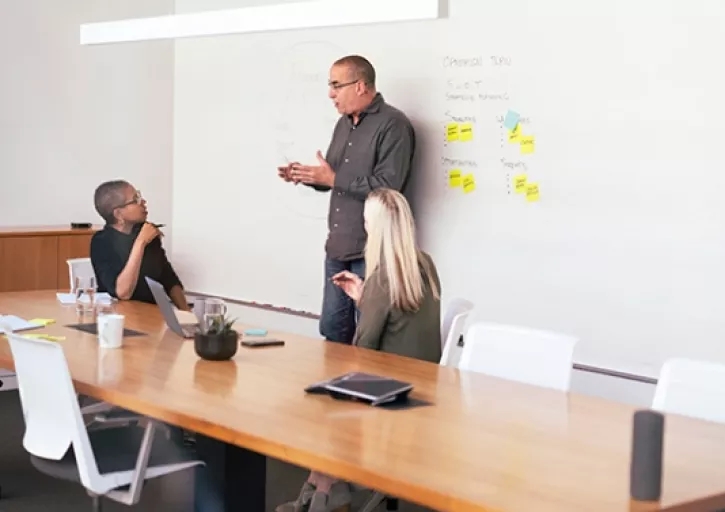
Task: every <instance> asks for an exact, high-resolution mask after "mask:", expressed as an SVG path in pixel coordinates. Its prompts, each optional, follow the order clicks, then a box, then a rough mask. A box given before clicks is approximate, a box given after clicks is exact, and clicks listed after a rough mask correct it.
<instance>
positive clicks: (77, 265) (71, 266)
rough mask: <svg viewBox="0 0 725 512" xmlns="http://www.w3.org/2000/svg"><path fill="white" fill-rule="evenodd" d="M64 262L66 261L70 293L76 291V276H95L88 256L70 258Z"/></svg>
mask: <svg viewBox="0 0 725 512" xmlns="http://www.w3.org/2000/svg"><path fill="white" fill-rule="evenodd" d="M66 263H68V277H69V279H70V291H71V293H75V291H76V289H75V287H76V284H75V283H76V277H81V278H88V277H96V273H95V272H94V271H93V265H92V264H91V259H90V258H72V259H69V260H66Z"/></svg>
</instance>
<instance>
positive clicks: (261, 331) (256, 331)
mask: <svg viewBox="0 0 725 512" xmlns="http://www.w3.org/2000/svg"><path fill="white" fill-rule="evenodd" d="M244 334H246V335H247V336H266V335H267V329H247V330H246V331H244Z"/></svg>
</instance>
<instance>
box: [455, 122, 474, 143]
mask: <svg viewBox="0 0 725 512" xmlns="http://www.w3.org/2000/svg"><path fill="white" fill-rule="evenodd" d="M458 140H460V141H461V142H470V141H472V140H473V123H462V124H461V126H460V127H459V134H458Z"/></svg>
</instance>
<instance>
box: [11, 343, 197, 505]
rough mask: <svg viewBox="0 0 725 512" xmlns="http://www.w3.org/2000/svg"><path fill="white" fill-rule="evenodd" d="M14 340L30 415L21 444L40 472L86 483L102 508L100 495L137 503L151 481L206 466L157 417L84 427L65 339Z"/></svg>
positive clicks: (22, 393) (22, 396)
mask: <svg viewBox="0 0 725 512" xmlns="http://www.w3.org/2000/svg"><path fill="white" fill-rule="evenodd" d="M8 340H9V342H10V349H11V351H12V354H13V359H14V360H15V369H16V372H17V377H18V384H19V388H20V401H21V404H22V408H23V413H24V415H25V435H24V437H23V446H24V448H25V449H26V450H27V451H28V452H29V453H30V454H31V461H32V463H33V465H34V466H35V467H36V468H37V469H38V470H39V471H41V472H43V473H46V474H48V475H50V476H53V477H56V478H60V479H64V480H70V481H75V482H79V483H80V484H81V485H83V487H85V488H86V490H87V491H88V494H89V495H90V496H91V497H92V498H93V505H94V507H93V510H96V511H99V510H100V507H101V497H106V498H108V499H111V500H114V501H117V502H119V503H123V504H125V505H135V504H136V503H138V501H139V499H140V497H141V490H142V488H143V484H144V482H145V481H146V480H148V479H151V478H156V477H159V476H163V475H167V474H169V473H174V472H177V471H182V470H185V469H188V468H191V467H194V466H198V465H203V462H202V461H200V460H196V459H195V458H194V455H193V454H192V453H191V452H189V451H188V450H187V449H185V448H184V447H183V446H180V445H177V444H175V443H173V442H171V441H167V440H166V439H165V438H164V437H163V436H159V435H155V434H156V422H155V421H153V420H149V421H148V423H147V424H146V427H145V428H143V429H141V428H138V427H135V426H131V427H118V428H107V429H99V430H91V431H89V430H86V427H85V425H84V424H83V417H82V416H81V410H80V406H79V405H78V401H77V399H76V393H75V390H74V389H73V383H72V381H71V377H70V372H69V371H68V365H67V362H66V359H65V355H64V354H63V349H62V347H61V345H59V344H57V343H53V342H48V341H42V340H36V339H30V338H24V337H22V336H20V335H18V334H8ZM136 454H137V455H136ZM125 486H128V488H127V489H125V490H119V488H121V487H125Z"/></svg>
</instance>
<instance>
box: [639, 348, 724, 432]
mask: <svg viewBox="0 0 725 512" xmlns="http://www.w3.org/2000/svg"><path fill="white" fill-rule="evenodd" d="M652 408H653V409H655V410H657V411H660V412H663V413H672V414H681V415H683V416H690V417H693V418H698V419H702V420H709V421H716V422H720V423H725V365H723V364H720V363H711V362H707V361H695V360H692V359H685V358H673V359H669V360H667V361H665V364H663V365H662V370H661V371H660V376H659V379H658V380H657V388H656V389H655V396H654V400H653V401H652Z"/></svg>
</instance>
